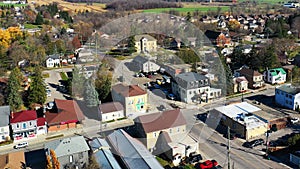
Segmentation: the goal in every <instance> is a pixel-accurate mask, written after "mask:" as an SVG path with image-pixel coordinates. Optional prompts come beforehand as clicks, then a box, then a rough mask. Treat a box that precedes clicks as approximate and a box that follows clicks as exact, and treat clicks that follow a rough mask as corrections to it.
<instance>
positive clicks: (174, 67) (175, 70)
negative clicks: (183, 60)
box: [162, 64, 192, 78]
mask: <svg viewBox="0 0 300 169" xmlns="http://www.w3.org/2000/svg"><path fill="white" fill-rule="evenodd" d="M162 67H163V69H164V71H165V72H166V73H167V74H169V75H170V76H171V77H172V78H175V76H176V75H178V74H180V73H186V72H191V71H192V66H191V65H190V64H164V65H163V66H162Z"/></svg>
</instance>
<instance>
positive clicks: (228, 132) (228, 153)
mask: <svg viewBox="0 0 300 169" xmlns="http://www.w3.org/2000/svg"><path fill="white" fill-rule="evenodd" d="M227 135H228V145H227V158H228V169H230V127H229V126H228V128H227Z"/></svg>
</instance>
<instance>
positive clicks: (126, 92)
mask: <svg viewBox="0 0 300 169" xmlns="http://www.w3.org/2000/svg"><path fill="white" fill-rule="evenodd" d="M112 97H113V100H114V101H116V102H120V103H121V104H122V105H123V107H124V109H125V114H126V116H129V115H130V114H131V113H145V112H146V110H147V106H148V94H147V92H146V91H145V90H143V89H142V88H141V87H139V86H138V85H129V86H127V85H125V84H122V83H120V84H117V85H115V86H113V87H112ZM129 113H130V114H129Z"/></svg>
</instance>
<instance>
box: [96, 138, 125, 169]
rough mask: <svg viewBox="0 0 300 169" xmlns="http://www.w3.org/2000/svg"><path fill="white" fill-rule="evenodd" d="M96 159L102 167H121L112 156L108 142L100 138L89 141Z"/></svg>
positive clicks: (119, 168)
mask: <svg viewBox="0 0 300 169" xmlns="http://www.w3.org/2000/svg"><path fill="white" fill-rule="evenodd" d="M90 146H91V149H92V151H93V152H94V156H95V157H96V161H97V162H98V164H99V165H100V166H101V168H102V169H121V167H120V165H119V163H118V162H117V160H116V159H115V158H114V156H113V154H112V152H111V151H110V149H109V148H110V147H109V145H108V143H107V142H106V141H105V140H104V139H101V138H95V139H94V140H93V141H91V142H90Z"/></svg>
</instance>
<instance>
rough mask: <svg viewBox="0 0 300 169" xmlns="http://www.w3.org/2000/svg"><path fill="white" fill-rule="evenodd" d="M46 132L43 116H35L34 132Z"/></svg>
mask: <svg viewBox="0 0 300 169" xmlns="http://www.w3.org/2000/svg"><path fill="white" fill-rule="evenodd" d="M47 133H48V127H47V122H46V118H45V117H39V118H37V130H36V134H37V135H39V134H47Z"/></svg>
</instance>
